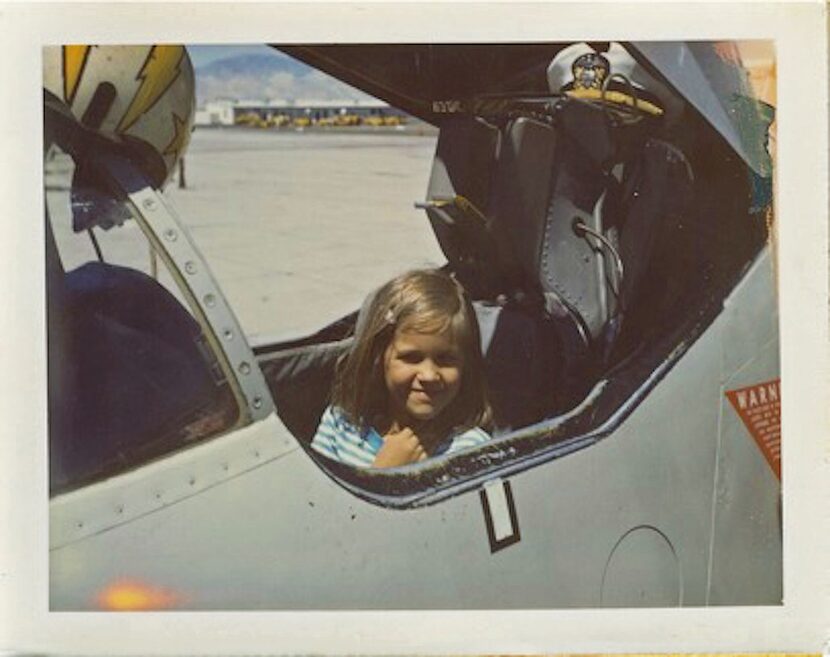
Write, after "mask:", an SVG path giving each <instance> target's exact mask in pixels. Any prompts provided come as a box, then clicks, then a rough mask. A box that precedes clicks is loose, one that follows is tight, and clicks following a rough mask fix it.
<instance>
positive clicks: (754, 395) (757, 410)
mask: <svg viewBox="0 0 830 657" xmlns="http://www.w3.org/2000/svg"><path fill="white" fill-rule="evenodd" d="M726 397H727V398H728V399H729V401H730V402H731V404H732V407H733V408H734V409H735V410H736V411H737V413H738V415H739V416H740V418H741V420H743V423H744V425H745V426H746V428H747V430H748V431H749V433H750V435H751V436H752V437H753V438H754V439H755V442H756V443H757V444H758V447H759V449H760V450H761V453H762V454H763V455H764V458H766V460H767V463H769V466H770V467H771V468H772V470H773V472H775V476H776V477H778V478H779V479H780V478H781V379H775V380H774V381H767V382H766V383H758V384H756V385H753V386H749V387H747V388H738V389H737V390H727V391H726Z"/></svg>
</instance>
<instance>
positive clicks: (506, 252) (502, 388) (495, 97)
mask: <svg viewBox="0 0 830 657" xmlns="http://www.w3.org/2000/svg"><path fill="white" fill-rule="evenodd" d="M279 48H280V49H281V50H282V51H284V52H285V53H287V54H289V55H291V56H293V57H296V58H297V59H300V60H302V61H305V62H306V63H309V64H311V65H313V66H315V67H317V68H319V69H320V70H322V71H325V72H328V73H330V74H332V75H335V76H336V77H339V78H340V79H342V80H344V81H346V82H348V83H350V84H352V85H354V86H356V87H358V88H360V89H363V90H365V91H367V92H369V93H374V94H376V95H377V96H378V97H380V98H382V99H384V100H387V101H388V102H390V103H392V104H395V105H397V106H399V107H401V108H402V109H404V110H406V111H407V112H409V113H411V114H412V115H414V116H417V117H419V118H421V119H423V120H425V121H427V122H429V123H432V124H433V125H435V126H437V127H438V138H437V146H436V151H435V156H434V159H433V163H432V170H431V173H430V177H429V182H428V185H427V188H426V189H425V190H424V191H425V193H424V197H423V198H422V199H413V202H414V203H415V204H416V205H417V206H418V207H419V208H420V209H421V210H422V211H423V213H424V224H425V227H426V226H429V228H431V230H432V231H433V232H434V234H435V237H436V238H437V240H438V242H439V244H440V247H441V250H442V251H443V253H444V255H445V256H446V264H445V269H446V270H447V271H449V272H451V273H452V274H453V275H454V276H455V277H456V278H457V280H459V281H460V282H461V283H462V285H463V286H464V287H465V288H466V290H467V291H468V293H469V294H470V296H471V297H472V299H473V301H474V305H475V309H476V313H477V316H478V320H479V324H480V327H481V332H482V341H483V344H482V349H483V352H484V354H485V359H486V365H487V383H488V387H489V391H490V396H491V403H492V406H493V409H494V425H495V431H494V439H493V440H492V441H491V442H490V443H489V444H487V445H486V446H484V447H481V448H479V449H476V450H474V451H471V452H469V453H463V454H459V455H453V456H447V457H442V458H439V459H435V460H434V461H431V462H429V463H424V464H420V465H418V466H413V467H409V468H407V469H405V471H401V472H397V471H388V472H377V471H356V470H353V469H351V468H348V467H346V466H342V465H339V464H336V463H329V462H327V461H326V459H325V458H324V457H321V456H319V455H316V454H313V453H312V452H310V451H309V455H310V456H311V457H312V458H313V459H315V460H316V461H318V462H319V463H320V465H321V466H322V467H323V468H324V469H325V470H326V471H327V472H328V473H329V474H330V475H331V476H333V477H334V478H335V479H336V480H337V481H338V482H340V483H341V484H342V485H344V486H346V487H347V488H349V489H350V490H352V491H353V492H355V493H357V494H358V495H360V496H361V497H365V498H367V499H370V500H373V501H375V502H376V503H379V504H381V505H384V506H392V507H398V506H401V507H406V506H410V505H413V504H416V505H417V504H424V503H431V502H433V501H435V500H438V499H441V498H442V496H446V495H455V494H457V493H458V492H460V491H462V490H465V489H467V488H469V487H470V486H474V485H475V483H476V482H477V481H478V480H479V479H480V478H481V477H483V476H485V475H488V474H493V473H502V474H507V473H512V472H516V471H521V470H523V469H526V468H528V467H532V465H533V464H535V463H539V462H545V461H548V460H551V459H556V458H559V457H560V456H563V455H565V454H568V453H571V452H573V451H576V450H579V449H582V448H584V447H586V446H588V445H591V444H594V443H596V442H597V441H599V440H601V439H602V438H603V437H606V436H608V435H610V434H611V433H612V432H614V430H615V429H616V428H617V427H618V426H620V424H621V423H622V422H623V421H624V420H625V419H626V417H627V416H628V415H629V414H630V413H631V412H632V411H633V410H634V409H635V408H636V407H637V406H638V404H640V403H641V402H642V401H643V400H644V399H645V398H646V397H647V396H648V395H649V394H650V393H651V392H652V391H653V390H654V388H655V386H656V385H657V384H658V382H659V381H661V379H662V378H663V377H665V376H666V374H667V373H668V372H669V371H670V370H671V369H672V367H673V366H674V365H675V363H677V362H678V361H679V360H680V359H681V358H682V357H683V355H684V354H685V353H686V352H687V351H688V349H689V348H690V347H691V346H692V345H693V344H694V343H695V341H696V340H697V339H698V338H699V337H700V336H701V335H702V334H703V333H704V332H705V331H706V329H707V327H709V326H710V325H711V323H712V322H713V321H714V320H715V318H716V317H717V316H718V314H719V313H720V312H721V311H722V309H723V306H724V299H725V298H726V297H727V296H728V295H729V294H730V292H731V291H732V290H733V288H734V287H735V285H736V283H737V282H738V281H739V280H740V279H741V277H742V276H743V275H744V274H745V273H746V271H747V268H749V267H751V266H752V264H753V262H754V261H755V260H756V258H757V257H758V256H759V254H760V253H761V252H762V249H763V248H764V247H765V245H766V244H767V241H768V238H769V220H770V214H769V200H770V199H769V195H770V188H769V174H770V168H769V164H768V161H767V159H766V152H765V150H764V148H763V145H762V146H760V147H759V146H758V144H757V136H758V135H760V134H765V133H766V129H767V127H768V124H769V122H770V120H771V115H770V112H769V109H768V108H766V107H764V106H763V105H762V104H761V103H758V102H757V101H754V100H753V99H752V93H751V90H750V89H749V87H748V82H747V80H746V76H745V74H744V73H743V72H742V71H741V70H740V69H739V68H737V67H736V66H734V65H733V64H732V63H730V62H729V61H728V60H726V59H723V58H722V57H721V58H718V57H717V56H716V55H713V54H712V53H711V52H710V50H708V49H707V48H705V47H704V46H703V45H701V44H672V45H667V44H662V45H661V44H626V45H622V44H619V43H613V42H609V43H603V44H593V43H592V44H588V43H580V44H522V45H521V46H516V45H511V44H503V45H495V46H494V45H486V46H483V45H475V44H471V45H465V46H460V45H414V46H406V45H403V46H383V45H372V46H359V45H349V46H280V47H279ZM672 48H674V49H675V50H676V49H677V48H682V49H684V53H685V55H686V56H687V58H688V59H687V61H688V62H693V65H691V64H688V65H686V66H685V68H683V67H678V66H677V63H676V62H677V57H676V55H677V53H676V52H674V51H672ZM167 55H168V56H170V57H173V56H174V55H175V53H168V54H167ZM695 76H698V77H695ZM690 85H691V86H690ZM727 87H728V88H729V89H732V90H735V89H737V90H738V91H737V92H735V93H733V94H732V95H731V96H727V95H725V94H724V93H722V90H723V89H724V88H727ZM102 89H103V91H102ZM86 93H89V94H94V96H93V97H92V99H91V100H90V102H89V106H88V108H87V111H86V114H85V115H84V116H83V117H81V119H80V120H79V119H78V118H77V117H73V116H72V114H71V113H69V112H68V111H67V110H66V107H65V103H64V102H62V101H61V99H59V98H57V97H56V96H54V95H52V94H49V92H47V99H46V102H45V106H46V126H47V137H48V139H47V141H48V142H50V143H52V144H53V145H52V148H51V149H50V151H49V153H48V154H47V157H49V158H55V157H57V158H63V159H64V161H65V162H66V163H67V166H73V167H74V174H73V184H72V188H71V190H66V191H67V193H68V197H69V198H68V206H67V199H64V200H63V201H61V202H59V203H58V206H59V210H56V209H54V208H53V209H51V210H50V209H49V208H47V213H48V214H49V215H50V216H51V217H52V222H49V221H47V262H48V271H49V318H50V330H49V335H50V353H52V354H54V357H51V358H50V381H51V384H50V385H51V391H52V393H51V402H50V433H51V436H52V439H51V445H50V453H51V455H52V460H51V470H52V489H53V492H55V493H60V492H64V491H68V490H71V489H73V488H77V487H79V486H83V485H86V484H87V483H89V482H92V481H96V480H98V479H100V478H102V477H109V476H113V475H115V474H117V473H119V472H124V471H126V470H129V469H131V468H134V467H136V466H138V465H140V464H142V463H146V462H149V461H152V460H154V459H157V458H160V457H161V456H163V455H165V454H168V453H172V452H175V451H177V450H181V449H183V448H185V447H188V446H189V445H192V444H194V443H198V442H201V441H204V440H207V439H208V438H211V437H214V436H217V435H222V434H224V433H227V432H230V431H232V430H234V429H238V428H240V427H243V426H245V425H247V424H249V423H251V422H256V421H257V420H259V419H261V418H263V417H265V416H266V415H267V414H269V413H270V412H271V411H272V410H275V411H276V414H277V416H278V417H279V419H280V421H281V422H282V423H283V424H284V425H285V427H286V428H287V429H288V430H289V431H290V432H291V434H292V435H293V437H294V438H295V439H296V440H297V441H298V443H299V444H300V445H302V446H303V448H304V449H306V450H308V443H309V441H310V439H311V437H312V436H313V434H314V430H315V428H316V426H317V423H318V422H319V418H320V415H321V413H322V411H323V409H324V408H325V406H326V404H327V400H328V394H329V391H330V388H331V381H332V377H333V372H334V367H335V363H336V361H337V359H338V358H340V357H341V356H342V354H343V353H344V352H345V351H346V350H347V349H348V348H349V345H350V343H351V341H352V340H353V335H354V332H355V330H356V326H357V325H359V313H358V311H357V309H356V310H355V311H354V312H353V313H351V314H349V315H347V316H345V317H342V318H340V319H338V320H336V321H334V322H332V323H331V324H330V325H328V326H325V327H323V328H322V329H321V330H320V331H319V332H317V333H315V334H313V335H310V336H307V337H303V338H300V339H296V340H290V341H287V342H278V343H268V342H261V341H260V342H258V343H256V344H252V345H249V344H248V343H247V342H246V340H245V336H244V335H243V332H242V330H241V328H240V326H239V325H238V323H237V322H236V321H235V319H234V317H233V312H232V310H231V309H230V307H229V306H228V304H227V301H226V300H225V299H224V297H223V295H222V293H221V291H220V290H219V289H218V285H217V283H216V281H215V280H214V279H213V278H212V276H211V275H210V270H209V266H208V263H207V262H206V261H205V260H204V258H203V257H202V256H201V255H200V253H199V251H198V248H197V247H196V245H195V244H193V243H192V240H191V239H190V238H189V236H188V234H187V231H186V229H185V228H184V227H183V225H182V224H181V222H180V221H179V220H178V218H177V217H176V215H175V212H174V211H173V210H172V208H170V207H168V205H167V204H166V203H165V201H164V199H163V198H162V197H161V196H160V195H159V194H158V193H157V191H156V190H157V188H158V187H159V185H160V183H161V182H162V181H163V180H164V178H165V177H166V176H169V169H170V167H171V164H170V163H169V162H161V163H160V162H158V161H157V159H158V158H156V160H154V159H153V150H152V149H148V148H147V147H146V144H145V143H144V142H142V140H140V139H130V138H128V137H125V136H124V135H121V137H120V138H118V139H108V138H105V137H102V136H101V134H100V133H101V131H100V130H96V128H95V124H96V121H97V122H98V123H100V122H101V121H103V118H102V117H103V116H104V115H105V114H106V112H107V111H108V105H107V103H109V104H110V105H112V103H113V101H112V99H109V100H108V98H109V97H108V96H107V95H106V94H107V90H106V88H105V87H100V86H99V88H98V89H97V90H94V91H88V92H86ZM64 100H65V99H64ZM724 103H726V105H724ZM191 109H192V108H191ZM736 112H737V113H739V114H736ZM177 117H178V115H177ZM178 129H179V130H182V131H186V130H189V129H190V128H189V124H188V122H187V121H186V120H183V119H182V120H181V125H180V126H178ZM167 139H168V142H169V143H166V144H164V146H165V147H166V148H167V150H166V151H165V150H163V149H162V152H164V153H168V152H169V151H170V149H171V148H173V149H175V148H178V147H182V148H183V145H184V144H185V143H186V141H185V139H184V137H183V136H182V135H181V134H179V133H176V134H172V135H170V136H169V137H168V138H167ZM177 140H178V141H177ZM157 152H158V151H156V153H157ZM154 167H155V168H154ZM48 184H49V181H48V180H47V185H48ZM60 203H63V205H60ZM355 211H357V209H355ZM56 212H57V213H58V214H60V215H61V216H62V217H63V218H62V220H61V221H59V222H55V221H54V216H55V214H56ZM53 231H55V232H57V231H60V232H61V238H62V239H63V238H65V237H67V236H69V235H70V233H72V235H71V236H72V237H73V238H83V239H88V240H89V248H90V249H91V251H90V261H89V262H86V263H83V264H81V263H70V262H65V261H63V262H62V261H61V257H60V254H59V252H58V250H57V248H56V247H55V239H54V237H53ZM128 238H129V239H130V240H136V239H139V240H143V242H144V246H143V247H141V249H139V250H138V251H139V252H144V253H145V254H146V258H144V261H143V262H125V263H118V257H117V254H118V253H119V250H120V248H121V246H120V245H121V242H122V240H127V239H128ZM113 255H114V256H116V257H115V258H113V257H111V256H113ZM116 263H118V264H116ZM370 292H371V290H367V291H366V293H367V294H369V293H370ZM102 372H105V373H106V375H105V376H101V373H102ZM170 390H176V391H177V392H176V394H175V395H172V394H170ZM91 436H100V437H102V438H101V439H99V440H93V439H91V438H90V437H91ZM104 437H105V438H104Z"/></svg>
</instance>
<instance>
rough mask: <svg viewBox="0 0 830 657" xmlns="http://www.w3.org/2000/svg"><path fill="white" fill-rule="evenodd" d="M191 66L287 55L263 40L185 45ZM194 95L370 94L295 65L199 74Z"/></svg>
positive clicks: (329, 96)
mask: <svg viewBox="0 0 830 657" xmlns="http://www.w3.org/2000/svg"><path fill="white" fill-rule="evenodd" d="M187 51H188V53H189V54H190V59H191V61H192V62H193V66H194V68H199V67H201V66H205V65H206V64H210V63H211V62H214V61H216V60H219V59H225V58H228V57H237V56H239V55H269V56H272V57H274V59H277V60H279V59H290V58H289V57H288V55H285V54H283V53H281V52H279V51H277V50H274V49H273V48H270V47H268V46H266V45H264V44H250V45H239V44H236V45H188V46H187ZM196 97H197V101H198V103H199V104H200V105H202V104H204V103H206V102H208V101H211V100H215V99H218V98H235V99H274V98H281V99H297V98H313V99H316V100H334V99H337V100H341V99H358V98H369V96H367V95H366V94H363V93H361V92H359V91H357V90H356V89H353V88H352V87H349V86H347V85H345V84H343V83H342V82H340V81H338V80H335V79H334V78H332V77H330V76H328V75H326V74H325V73H322V72H320V71H317V70H314V69H313V68H310V67H304V66H303V67H300V68H299V69H297V68H294V69H293V70H291V71H277V72H274V73H271V74H268V75H263V74H262V72H261V71H256V70H254V71H251V72H245V71H242V72H239V73H237V74H236V75H234V76H233V77H231V78H229V77H227V76H222V75H220V76H215V75H198V76H197V77H196Z"/></svg>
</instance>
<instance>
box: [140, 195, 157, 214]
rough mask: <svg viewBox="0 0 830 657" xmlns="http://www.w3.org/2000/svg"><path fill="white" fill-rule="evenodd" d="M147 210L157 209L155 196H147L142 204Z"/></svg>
mask: <svg viewBox="0 0 830 657" xmlns="http://www.w3.org/2000/svg"><path fill="white" fill-rule="evenodd" d="M141 205H142V206H143V207H144V209H145V210H151V211H152V210H155V209H156V199H154V198H146V199H144V202H143V203H142V204H141Z"/></svg>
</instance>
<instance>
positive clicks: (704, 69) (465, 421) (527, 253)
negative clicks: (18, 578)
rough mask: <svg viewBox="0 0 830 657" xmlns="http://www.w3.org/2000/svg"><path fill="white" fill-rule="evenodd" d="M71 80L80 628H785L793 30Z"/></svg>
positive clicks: (66, 545)
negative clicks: (387, 614) (103, 615)
mask: <svg viewBox="0 0 830 657" xmlns="http://www.w3.org/2000/svg"><path fill="white" fill-rule="evenodd" d="M42 57H43V89H44V92H43V113H44V121H43V129H44V133H43V136H44V143H43V183H44V190H43V200H44V210H45V222H46V225H45V229H44V234H45V262H44V267H45V277H46V292H47V299H46V315H47V339H48V434H49V435H48V480H49V485H48V490H49V503H48V504H49V511H48V516H49V521H48V524H49V529H48V542H49V557H48V560H49V573H48V605H49V609H50V610H51V611H148V610H149V611H174V610H175V611H182V610H220V611H239V610H296V611H303V610H344V611H348V610H476V609H525V610H526V609H565V608H569V609H595V608H606V607H610V608H632V607H651V608H666V607H718V606H724V605H729V606H779V605H781V604H782V601H783V595H784V593H783V591H784V576H783V566H782V564H783V557H782V554H783V545H784V539H785V536H784V523H783V519H782V518H783V514H782V487H781V443H782V438H781V413H780V408H781V404H780V382H781V369H780V351H779V314H778V297H779V295H778V273H779V272H778V266H777V262H778V258H777V222H776V221H777V218H776V214H775V212H774V211H773V206H774V200H775V195H774V189H775V187H776V182H775V179H776V168H775V155H776V126H777V114H776V107H777V96H776V86H777V79H776V61H777V60H776V47H775V43H774V41H773V40H771V39H768V40H757V39H755V40H752V39H748V40H735V41H714V40H688V41H679V40H671V41H669V40H663V41H658V40H654V41H627V40H618V41H614V40H610V41H590V40H585V41H579V40H570V41H528V42H522V43H513V42H499V43H495V42H484V41H481V42H457V43H426V42H423V43H404V42H400V43H307V44H301V43H296V42H292V43H290V44H288V43H284V44H279V43H277V44H252V43H246V44H234V43H225V44H216V43H212V44H210V45H205V44H200V43H188V44H183V45H177V44H170V43H159V44H150V43H147V44H145V45H136V44H135V43H132V44H130V45H127V44H124V45H118V44H109V45H95V44H91V45H70V44H55V45H49V46H46V47H44V48H43V53H42ZM789 439H790V437H789V436H787V437H786V438H784V440H785V441H786V440H789Z"/></svg>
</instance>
